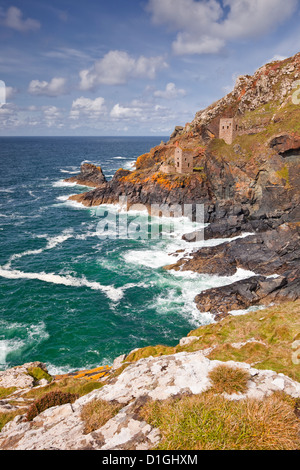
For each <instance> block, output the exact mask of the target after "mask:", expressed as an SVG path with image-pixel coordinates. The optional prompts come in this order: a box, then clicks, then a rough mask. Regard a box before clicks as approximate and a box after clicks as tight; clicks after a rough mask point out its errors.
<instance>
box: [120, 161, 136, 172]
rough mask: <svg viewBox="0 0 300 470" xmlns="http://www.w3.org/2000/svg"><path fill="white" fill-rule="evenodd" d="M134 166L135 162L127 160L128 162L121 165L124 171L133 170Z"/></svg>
mask: <svg viewBox="0 0 300 470" xmlns="http://www.w3.org/2000/svg"><path fill="white" fill-rule="evenodd" d="M135 165H136V161H135V160H129V161H128V162H126V163H125V165H123V168H124V170H134V169H135Z"/></svg>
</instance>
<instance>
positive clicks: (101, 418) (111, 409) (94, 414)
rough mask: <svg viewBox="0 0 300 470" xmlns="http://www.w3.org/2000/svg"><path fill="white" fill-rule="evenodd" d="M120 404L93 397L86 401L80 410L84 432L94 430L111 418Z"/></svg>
mask: <svg viewBox="0 0 300 470" xmlns="http://www.w3.org/2000/svg"><path fill="white" fill-rule="evenodd" d="M121 408H122V405H120V404H119V403H114V402H108V401H105V400H100V399H95V400H92V401H90V402H89V403H87V404H86V405H85V406H84V407H83V409H82V412H81V419H82V420H83V421H84V434H89V433H90V432H93V431H96V429H99V428H101V427H102V426H104V424H106V423H107V421H109V420H110V419H111V418H113V417H114V416H115V415H116V414H117V413H118V412H119V410H120V409H121Z"/></svg>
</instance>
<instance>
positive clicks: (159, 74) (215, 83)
mask: <svg viewBox="0 0 300 470" xmlns="http://www.w3.org/2000/svg"><path fill="white" fill-rule="evenodd" d="M299 7H300V5H299V0H110V1H107V0H85V1H80V2H79V1H77V0H73V1H72V0H59V1H58V0H52V1H51V2H50V1H46V0H13V1H5V0H3V1H2V0H0V80H2V81H4V82H5V85H6V87H5V90H6V103H5V104H2V105H1V107H0V135H2V136H6V135H7V136H9V135H28V136H33V135H49V136H51V135H100V136H101V135H120V136H121V135H160V136H162V135H170V134H171V132H172V131H173V129H174V127H175V126H176V125H185V123H187V122H190V121H191V120H192V119H193V118H194V115H195V113H196V112H197V111H199V110H200V109H203V108H205V107H206V106H208V105H209V104H211V103H212V102H214V101H216V100H217V99H219V98H221V97H222V96H224V95H225V94H227V93H228V92H230V91H231V90H232V88H233V86H234V83H235V80H236V78H237V77H238V76H239V75H243V74H253V73H254V72H255V70H256V69H257V68H259V67H260V66H261V65H263V64H264V63H266V62H270V61H271V60H273V59H276V58H285V57H289V56H292V55H294V54H296V53H297V52H299V51H300V28H299V19H300V18H299V16H300V8H299ZM0 98H1V94H0Z"/></svg>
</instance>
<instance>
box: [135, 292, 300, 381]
mask: <svg viewBox="0 0 300 470" xmlns="http://www.w3.org/2000/svg"><path fill="white" fill-rule="evenodd" d="M188 336H196V337H197V338H198V339H197V340H196V341H194V342H192V343H191V344H189V345H186V346H180V345H177V346H175V347H169V346H165V345H158V346H148V347H146V348H141V349H138V350H137V351H135V352H134V353H132V354H130V355H129V356H128V357H127V358H126V362H135V361H138V360H139V359H141V358H146V357H149V356H153V357H158V356H162V355H169V354H175V353H177V352H183V351H186V352H193V351H198V350H202V349H207V348H211V347H213V350H212V351H211V352H210V353H209V355H208V358H209V359H212V360H214V359H216V360H220V361H224V362H225V361H230V360H233V361H237V362H246V363H248V364H251V365H252V366H253V367H256V368H257V369H271V370H274V371H275V372H277V373H279V372H282V373H283V374H285V375H287V376H289V377H291V378H292V379H294V380H297V381H298V382H300V365H299V364H296V363H295V361H294V360H293V353H294V350H293V343H294V342H295V341H296V340H300V301H299V300H298V301H295V302H286V303H283V304H280V305H278V306H274V307H269V308H267V309H264V310H257V311H255V312H250V313H247V314H245V315H239V316H228V317H226V318H225V319H224V320H222V321H220V322H218V323H213V324H210V325H206V326H201V327H200V328H198V329H196V330H193V331H191V332H190V333H189V334H188ZM253 339H254V340H255V341H250V342H247V341H249V340H253ZM235 343H246V344H244V345H241V347H239V348H237V347H235Z"/></svg>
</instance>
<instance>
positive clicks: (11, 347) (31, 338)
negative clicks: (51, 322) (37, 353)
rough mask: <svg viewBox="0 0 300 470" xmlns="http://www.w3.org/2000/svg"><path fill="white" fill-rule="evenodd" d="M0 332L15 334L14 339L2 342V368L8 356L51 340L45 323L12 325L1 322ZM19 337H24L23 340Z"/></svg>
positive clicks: (0, 350)
mask: <svg viewBox="0 0 300 470" xmlns="http://www.w3.org/2000/svg"><path fill="white" fill-rule="evenodd" d="M0 330H3V331H4V332H5V333H10V332H13V334H14V338H10V339H1V340H0V367H1V366H5V364H6V360H7V356H8V354H10V353H12V352H17V351H19V350H22V349H23V348H24V347H28V346H29V347H30V345H32V344H36V343H40V342H42V341H44V340H46V339H48V338H49V334H48V332H47V331H46V326H45V323H44V322H43V321H41V322H39V323H37V324H30V325H28V324H26V323H17V322H13V323H10V322H7V321H5V320H1V321H0ZM10 334H11V333H10ZM18 335H22V339H20V338H18Z"/></svg>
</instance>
